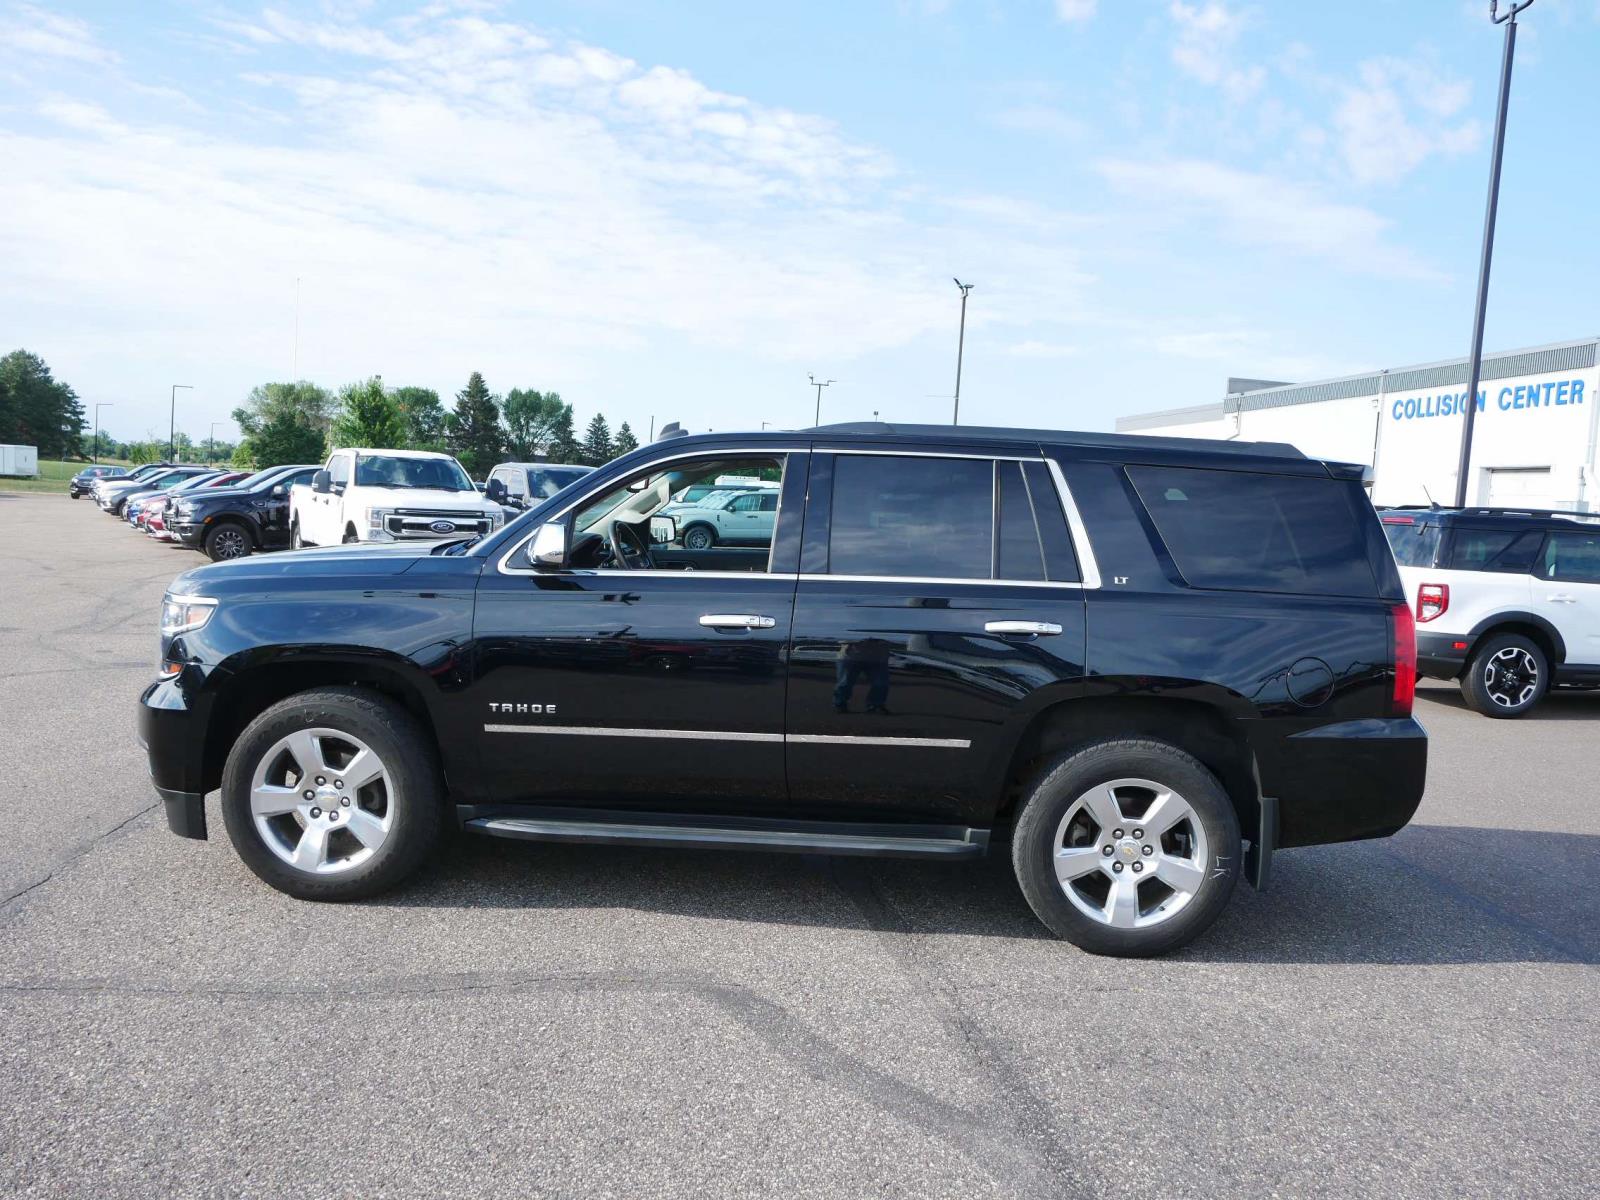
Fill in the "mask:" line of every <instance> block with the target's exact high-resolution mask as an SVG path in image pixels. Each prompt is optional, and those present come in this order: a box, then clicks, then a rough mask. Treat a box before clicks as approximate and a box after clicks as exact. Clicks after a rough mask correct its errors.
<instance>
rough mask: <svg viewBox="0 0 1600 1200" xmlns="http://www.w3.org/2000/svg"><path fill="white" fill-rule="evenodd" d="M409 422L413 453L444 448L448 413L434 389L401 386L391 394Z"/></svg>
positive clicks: (408, 435) (407, 430) (407, 437)
mask: <svg viewBox="0 0 1600 1200" xmlns="http://www.w3.org/2000/svg"><path fill="white" fill-rule="evenodd" d="M389 396H390V398H391V399H393V400H394V402H395V404H397V405H398V406H399V408H400V415H401V416H402V417H404V418H405V423H406V445H407V446H408V447H409V448H411V449H412V450H443V449H444V448H445V422H446V413H445V411H444V405H443V404H441V403H440V402H439V393H438V392H436V391H434V390H433V389H432V388H425V387H400V388H395V389H394V391H392V392H390V393H389Z"/></svg>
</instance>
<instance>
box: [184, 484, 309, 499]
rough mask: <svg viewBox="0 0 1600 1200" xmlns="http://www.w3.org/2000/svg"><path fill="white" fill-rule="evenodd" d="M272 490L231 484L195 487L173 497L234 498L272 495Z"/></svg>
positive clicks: (286, 490) (286, 489) (285, 490)
mask: <svg viewBox="0 0 1600 1200" xmlns="http://www.w3.org/2000/svg"><path fill="white" fill-rule="evenodd" d="M288 490H289V489H288V488H285V489H284V492H285V493H286V494H287V492H288ZM271 492H272V489H271V488H270V487H269V488H267V489H266V490H265V491H260V492H258V491H255V490H253V489H251V488H242V487H231V486H229V487H218V488H205V487H203V488H195V489H193V490H191V491H187V492H178V493H176V494H174V495H173V497H172V498H173V499H174V500H232V499H233V498H234V497H236V496H267V495H270V494H271Z"/></svg>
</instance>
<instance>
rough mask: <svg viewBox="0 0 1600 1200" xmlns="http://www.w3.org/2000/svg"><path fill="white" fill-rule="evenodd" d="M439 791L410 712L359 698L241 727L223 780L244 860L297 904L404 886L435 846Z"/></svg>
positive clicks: (277, 709)
mask: <svg viewBox="0 0 1600 1200" xmlns="http://www.w3.org/2000/svg"><path fill="white" fill-rule="evenodd" d="M443 812H444V785H443V779H442V775H441V772H440V769H439V763H438V758H437V756H436V755H435V753H434V751H433V747H432V741H431V739H430V738H429V737H428V736H427V734H426V732H425V731H424V730H423V729H422V728H421V727H420V726H419V725H418V724H417V722H416V720H415V719H414V718H413V717H412V716H411V714H410V713H408V712H406V711H405V709H403V708H401V707H400V706H399V705H398V704H396V703H394V702H393V701H392V700H389V699H388V698H387V697H384V696H382V695H379V694H378V693H375V692H369V691H365V690H362V689H360V688H319V689H317V690H315V691H309V692H301V693H300V694H298V695H295V696H290V697H289V698H288V699H286V700H281V701H279V702H278V703H277V704H274V705H273V706H272V707H271V708H269V709H267V710H266V711H265V712H263V713H262V714H261V715H260V716H258V717H257V718H256V719H255V720H254V721H252V722H250V724H249V725H248V726H247V727H246V729H245V731H244V732H243V733H242V734H241V735H240V736H239V740H238V741H237V742H235V743H234V746H233V750H232V752H231V753H230V754H229V755H228V762H227V765H226V767H225V768H224V770H223V777H222V818H223V822H224V824H225V825H226V826H227V829H228V837H229V839H230V840H231V841H232V842H233V846H234V849H235V850H237V851H238V853H239V857H240V858H242V859H243V860H244V862H245V865H246V866H248V867H249V868H250V869H251V870H252V871H254V872H255V873H256V874H257V875H258V876H260V877H261V878H262V879H263V880H265V881H266V882H267V883H269V884H271V885H272V886H273V887H275V888H277V889H278V890H279V891H280V892H287V893H288V894H289V895H291V896H295V897H298V898H299V899H302V900H360V899H364V898H366V897H368V896H375V895H377V894H378V893H379V892H383V891H386V890H388V889H389V888H392V887H394V886H395V885H396V884H398V883H400V882H401V881H402V880H404V879H405V878H406V877H407V876H409V875H410V874H412V872H414V871H415V870H416V869H417V867H419V866H420V865H421V864H422V862H423V860H424V859H425V858H426V857H427V855H428V853H429V852H430V851H431V850H432V849H433V847H434V845H435V844H436V843H437V841H438V839H439V834H440V830H441V828H442V822H443Z"/></svg>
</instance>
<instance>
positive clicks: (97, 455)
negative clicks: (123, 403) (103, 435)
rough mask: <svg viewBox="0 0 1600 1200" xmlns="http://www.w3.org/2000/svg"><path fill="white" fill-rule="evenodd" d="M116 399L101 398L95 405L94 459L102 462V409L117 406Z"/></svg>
mask: <svg viewBox="0 0 1600 1200" xmlns="http://www.w3.org/2000/svg"><path fill="white" fill-rule="evenodd" d="M115 407H116V401H114V400H101V401H100V402H99V403H97V404H96V405H95V406H94V461H95V462H96V464H98V463H99V462H100V410H101V409H102V408H115Z"/></svg>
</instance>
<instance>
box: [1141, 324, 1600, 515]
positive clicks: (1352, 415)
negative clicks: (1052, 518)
mask: <svg viewBox="0 0 1600 1200" xmlns="http://www.w3.org/2000/svg"><path fill="white" fill-rule="evenodd" d="M1597 350H1600V339H1596V338H1588V339H1585V340H1583V341H1576V342H1558V343H1556V344H1554V345H1550V346H1537V347H1534V348H1532V349H1528V350H1516V351H1512V352H1510V353H1502V354H1494V355H1485V356H1484V359H1483V371H1482V378H1481V381H1480V385H1479V390H1478V398H1477V403H1478V416H1477V420H1476V427H1475V429H1474V431H1473V447H1472V460H1471V466H1470V468H1469V475H1468V486H1467V502H1468V504H1473V505H1480V504H1481V505H1494V506H1497V507H1515V508H1557V509H1577V510H1582V511H1594V510H1600V475H1597V473H1596V469H1597V466H1600V464H1597V462H1596V434H1597V432H1600V372H1597V371H1596V361H1597ZM1466 386H1467V360H1466V359H1465V358H1456V359H1450V360H1449V361H1447V362H1437V363H1422V364H1419V365H1416V366H1407V367H1390V368H1387V369H1385V370H1382V371H1374V372H1369V373H1366V374H1362V375H1348V376H1345V377H1343V378H1340V379H1325V380H1322V381H1321V382H1318V383H1302V384H1288V383H1279V382H1276V381H1272V380H1262V379H1230V380H1229V381H1228V390H1227V394H1226V395H1225V396H1224V397H1223V398H1222V399H1221V400H1220V401H1215V402H1213V403H1210V404H1202V405H1198V406H1195V407H1191V408H1175V409H1168V410H1166V411H1163V412H1153V413H1145V414H1142V415H1139V416H1131V417H1120V418H1118V420H1117V432H1119V433H1143V434H1161V435H1163V436H1167V437H1199V438H1216V439H1221V440H1230V441H1231V440H1240V441H1251V442H1288V443H1290V444H1291V445H1293V446H1296V447H1298V448H1299V449H1300V450H1301V451H1303V452H1304V453H1306V454H1307V455H1310V456H1311V457H1313V458H1323V459H1337V460H1340V461H1343V462H1354V463H1365V464H1367V465H1368V466H1370V467H1372V469H1373V486H1372V500H1373V503H1375V504H1426V503H1427V502H1428V501H1429V499H1430V498H1431V499H1433V500H1435V501H1437V502H1439V503H1440V504H1449V503H1451V502H1452V501H1453V500H1454V497H1455V491H1456V470H1457V465H1458V462H1459V456H1460V453H1461V431H1462V427H1463V424H1464V423H1465V405H1466V403H1467V395H1466Z"/></svg>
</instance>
